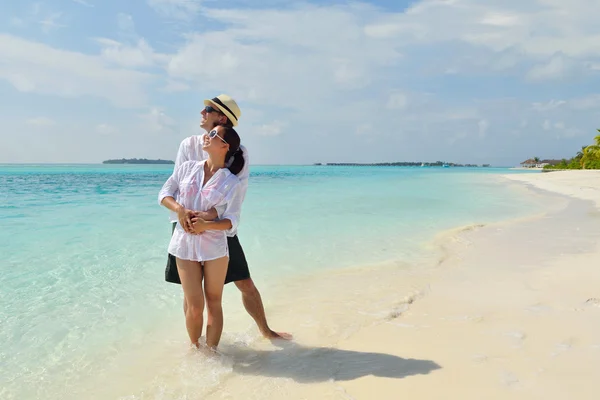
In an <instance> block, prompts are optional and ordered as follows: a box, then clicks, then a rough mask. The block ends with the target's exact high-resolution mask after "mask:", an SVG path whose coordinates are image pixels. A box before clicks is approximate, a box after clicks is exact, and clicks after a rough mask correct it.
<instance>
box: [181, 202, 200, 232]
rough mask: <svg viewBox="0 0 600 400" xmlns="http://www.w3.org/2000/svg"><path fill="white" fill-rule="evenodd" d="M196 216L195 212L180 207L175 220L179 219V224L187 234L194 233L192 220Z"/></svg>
mask: <svg viewBox="0 0 600 400" xmlns="http://www.w3.org/2000/svg"><path fill="white" fill-rule="evenodd" d="M196 214H197V213H196V212H195V211H192V210H188V209H187V208H184V207H181V208H180V209H179V210H178V211H177V218H178V219H179V224H180V225H181V227H182V228H183V230H184V231H186V232H187V233H194V227H193V223H192V218H194V217H195V216H196Z"/></svg>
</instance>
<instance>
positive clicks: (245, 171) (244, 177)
mask: <svg viewBox="0 0 600 400" xmlns="http://www.w3.org/2000/svg"><path fill="white" fill-rule="evenodd" d="M241 148H242V151H243V152H244V167H243V168H242V170H241V171H240V173H239V174H238V175H237V177H238V178H239V180H240V186H241V187H240V195H241V196H242V201H244V199H245V198H246V191H247V190H248V179H249V178H250V158H249V157H248V150H247V149H246V147H244V146H241Z"/></svg>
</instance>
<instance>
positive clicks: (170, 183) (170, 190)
mask: <svg viewBox="0 0 600 400" xmlns="http://www.w3.org/2000/svg"><path fill="white" fill-rule="evenodd" d="M187 164H188V163H187V162H185V163H183V164H181V165H180V166H179V167H177V169H175V170H174V171H173V173H172V174H171V176H170V177H169V179H167V181H166V182H165V183H164V184H163V186H162V188H161V189H160V192H158V204H160V205H162V201H163V199H164V198H165V197H175V193H177V191H178V190H179V182H180V181H181V177H182V176H183V174H184V170H185V168H186V166H187Z"/></svg>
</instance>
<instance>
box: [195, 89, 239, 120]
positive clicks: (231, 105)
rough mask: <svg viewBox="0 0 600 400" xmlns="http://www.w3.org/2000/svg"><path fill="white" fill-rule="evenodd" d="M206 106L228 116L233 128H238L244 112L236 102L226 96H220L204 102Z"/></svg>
mask: <svg viewBox="0 0 600 400" xmlns="http://www.w3.org/2000/svg"><path fill="white" fill-rule="evenodd" d="M204 105H205V106H213V107H216V108H218V109H219V110H220V111H221V112H222V113H223V114H225V116H227V118H229V120H230V121H231V123H232V124H233V126H237V124H238V120H239V118H240V117H241V116H242V112H241V111H240V108H239V107H238V105H237V103H236V102H235V100H234V99H232V98H231V97H229V96H227V95H226V94H220V95H218V96H217V97H213V98H212V99H210V100H204Z"/></svg>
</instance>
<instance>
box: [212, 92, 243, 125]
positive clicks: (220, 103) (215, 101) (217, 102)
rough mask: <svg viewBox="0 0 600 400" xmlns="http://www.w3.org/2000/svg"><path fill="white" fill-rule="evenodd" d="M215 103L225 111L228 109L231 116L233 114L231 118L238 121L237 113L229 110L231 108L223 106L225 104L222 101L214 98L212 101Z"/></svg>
mask: <svg viewBox="0 0 600 400" xmlns="http://www.w3.org/2000/svg"><path fill="white" fill-rule="evenodd" d="M211 101H212V102H213V103H215V104H218V105H220V106H221V107H223V108H224V109H226V110H227V111H229V114H231V116H232V117H233V119H235V120H236V121H237V120H238V119H237V117H236V115H235V113H234V112H233V111H231V110H230V109H229V107H227V106H226V105H225V104H223V102H222V101H221V100H219V99H218V98H217V97H215V98H213V99H212V100H211Z"/></svg>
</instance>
